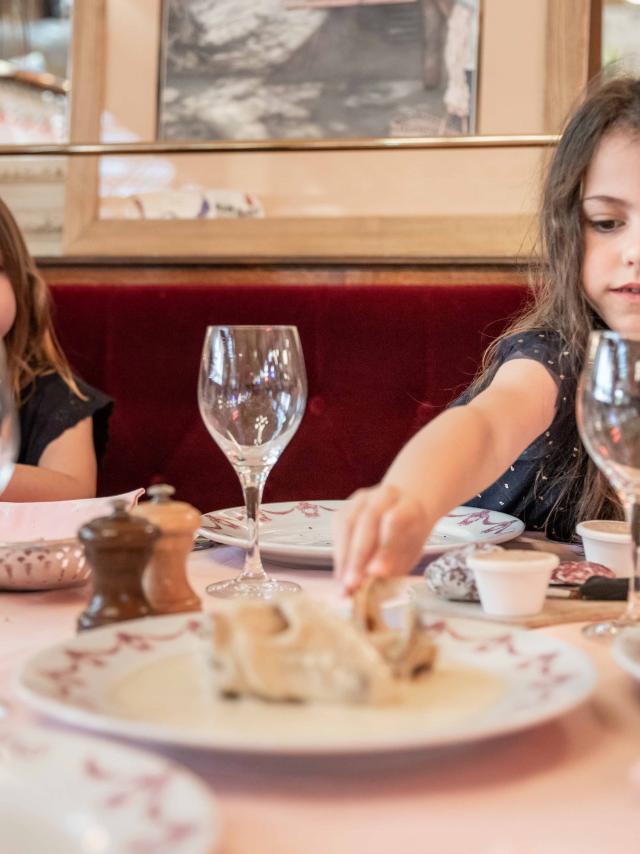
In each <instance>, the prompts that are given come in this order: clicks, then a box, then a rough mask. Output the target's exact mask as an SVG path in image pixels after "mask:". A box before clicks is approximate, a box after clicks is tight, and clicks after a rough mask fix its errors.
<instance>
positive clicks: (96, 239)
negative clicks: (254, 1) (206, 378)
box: [64, 0, 596, 263]
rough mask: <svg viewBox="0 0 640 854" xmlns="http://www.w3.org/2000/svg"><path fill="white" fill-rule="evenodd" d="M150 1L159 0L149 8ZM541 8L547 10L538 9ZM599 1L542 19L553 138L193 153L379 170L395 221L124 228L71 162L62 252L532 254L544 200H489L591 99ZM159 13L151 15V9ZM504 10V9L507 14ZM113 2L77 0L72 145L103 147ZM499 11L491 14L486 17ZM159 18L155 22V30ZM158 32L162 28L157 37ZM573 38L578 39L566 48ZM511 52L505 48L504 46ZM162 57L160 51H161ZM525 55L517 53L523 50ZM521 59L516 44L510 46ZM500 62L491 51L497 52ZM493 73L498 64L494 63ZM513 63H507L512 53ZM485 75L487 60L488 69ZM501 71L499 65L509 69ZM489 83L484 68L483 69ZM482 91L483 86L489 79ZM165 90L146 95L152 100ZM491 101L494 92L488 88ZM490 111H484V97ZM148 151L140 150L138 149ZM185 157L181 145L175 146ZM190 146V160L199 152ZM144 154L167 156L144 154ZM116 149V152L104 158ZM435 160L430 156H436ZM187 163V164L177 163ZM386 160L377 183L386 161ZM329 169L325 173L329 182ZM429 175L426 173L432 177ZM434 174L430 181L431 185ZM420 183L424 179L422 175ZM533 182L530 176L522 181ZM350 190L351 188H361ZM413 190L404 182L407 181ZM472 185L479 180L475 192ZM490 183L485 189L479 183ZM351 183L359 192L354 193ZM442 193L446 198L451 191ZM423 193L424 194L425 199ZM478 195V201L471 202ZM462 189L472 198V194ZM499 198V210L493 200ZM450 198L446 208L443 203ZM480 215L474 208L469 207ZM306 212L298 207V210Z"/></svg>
mask: <svg viewBox="0 0 640 854" xmlns="http://www.w3.org/2000/svg"><path fill="white" fill-rule="evenodd" d="M145 2H147V3H148V4H150V5H153V4H152V0H145ZM509 2H511V0H485V3H484V7H483V14H484V10H485V9H486V12H487V14H486V21H485V19H484V18H483V24H482V25H483V27H484V23H485V22H486V24H487V26H488V25H489V23H490V19H491V20H493V21H495V20H497V18H498V12H501V11H502V10H501V9H500V8H498V7H500V4H501V3H502V4H504V3H509ZM536 2H540V0H536ZM595 5H596V0H551V2H548V4H547V10H546V19H545V22H544V33H543V34H542V37H543V38H544V40H545V54H544V57H543V67H544V68H546V78H545V86H544V93H543V96H541V97H543V101H544V128H543V130H544V131H546V132H547V135H546V136H545V135H539V136H527V135H523V134H522V133H520V134H515V135H511V134H507V133H504V134H494V135H492V136H490V137H487V136H479V137H466V138H465V137H461V138H459V139H450V140H447V139H441V138H436V139H401V140H398V139H388V140H364V141H363V140H360V141H351V142H350V141H348V140H347V141H344V140H342V141H331V140H325V141H321V142H320V143H302V142H300V143H296V142H292V141H287V142H283V143H282V144H279V143H278V141H271V142H270V143H269V144H268V145H260V144H259V143H246V144H243V143H236V144H234V143H227V144H223V145H219V144H215V143H211V144H209V145H206V144H205V145H201V146H200V147H199V150H200V151H202V149H208V153H201V154H198V156H199V157H207V158H210V159H209V161H208V162H209V163H212V162H213V161H212V160H211V158H215V162H216V163H219V162H221V161H220V158H226V162H229V163H232V164H236V168H237V163H238V160H239V161H240V164H241V166H242V170H243V171H244V169H245V166H246V167H248V166H251V165H256V164H257V165H258V167H260V164H264V163H266V162H267V161H265V159H264V158H268V164H269V168H270V169H271V168H274V164H278V165H279V166H280V167H282V165H283V164H284V168H282V172H283V173H284V174H290V175H291V176H292V185H293V188H294V189H295V183H296V182H297V183H298V185H300V180H301V176H304V175H305V174H310V175H319V174H326V175H330V174H332V171H333V170H334V168H335V164H339V165H340V167H341V169H342V170H343V174H344V175H347V176H350V178H351V179H353V175H354V173H356V174H357V175H358V176H360V175H362V176H363V180H368V181H370V182H374V184H373V190H372V192H375V190H376V185H375V180H376V169H377V170H378V180H379V182H380V187H383V188H384V198H385V199H386V204H387V206H388V208H389V209H390V210H391V211H392V212H391V213H389V212H388V211H387V212H382V213H379V212H378V211H376V210H375V209H373V208H372V209H370V210H367V212H366V213H364V214H362V213H360V212H359V211H357V212H356V214H355V215H353V212H350V211H349V210H348V206H345V210H344V211H339V212H338V214H337V215H323V216H318V215H313V213H312V215H306V214H305V212H304V210H303V209H301V211H300V212H296V214H295V215H277V216H266V217H265V218H262V219H218V220H216V219H213V220H171V221H166V220H140V221H139V220H119V219H103V218H101V216H100V169H99V158H98V157H97V156H83V157H71V158H69V168H68V178H67V192H66V204H65V230H64V253H65V254H66V255H68V256H85V257H86V256H94V257H96V256H105V257H108V256H120V257H132V258H133V257H141V256H143V257H148V258H154V259H161V258H176V257H178V258H181V259H192V260H206V261H208V262H211V261H221V262H249V263H258V262H301V263H302V262H304V263H307V262H308V263H314V262H328V261H352V262H371V263H392V262H396V261H398V262H400V261H402V262H407V261H419V260H424V259H425V258H429V259H437V260H447V259H462V258H464V259H473V260H480V261H486V260H494V259H498V260H499V259H512V258H514V257H517V256H523V255H526V254H528V252H529V251H530V248H531V245H532V241H533V239H534V230H533V227H532V223H533V211H534V209H535V202H536V199H535V198H533V196H534V195H535V191H533V192H532V199H531V201H530V203H529V204H528V206H526V205H523V204H522V203H521V202H520V201H519V199H518V198H517V199H516V201H515V203H514V202H513V200H511V201H510V202H509V204H505V206H504V210H501V209H500V198H499V197H500V194H499V193H498V194H493V193H491V192H489V189H490V188H491V187H492V186H495V181H496V180H497V181H501V180H504V181H505V183H506V184H508V183H509V181H510V182H511V183H512V184H513V182H515V181H520V182H522V186H525V185H527V183H528V184H529V185H533V183H534V182H533V179H532V176H533V175H534V174H535V173H536V171H537V170H538V169H540V168H541V167H542V164H543V162H544V159H545V153H546V151H547V150H548V147H549V145H551V144H553V142H554V136H553V133H555V132H556V131H557V130H558V127H559V119H560V117H561V116H563V115H564V114H565V112H566V110H567V108H568V106H569V105H570V104H571V103H572V102H573V101H574V100H575V99H576V98H577V96H578V94H579V93H580V91H581V90H582V89H583V87H584V85H585V83H586V81H587V79H588V74H589V61H590V59H589V57H590V51H589V46H590V32H591V17H592V14H593V9H594V6H595ZM149 8H150V6H149ZM505 8H507V7H505ZM107 11H108V10H107V0H83V2H82V3H77V4H76V10H75V13H74V39H73V88H72V97H71V123H70V141H71V143H72V145H73V144H78V143H89V142H96V141H97V140H99V139H100V132H101V121H102V114H103V109H104V103H105V95H106V94H107V89H108V79H107V69H106V65H107V45H108V39H107V38H106V35H107V24H108V21H107ZM489 12H491V16H490V15H489ZM154 22H155V23H154ZM154 27H155V29H154ZM159 27H160V23H159V16H157V18H156V17H153V16H152V15H150V16H149V32H150V38H153V34H154V32H155V37H156V38H157V37H158V35H159ZM568 28H569V29H570V31H571V33H572V38H571V39H569V40H568V39H566V37H565V34H566V32H568V31H569V30H568ZM494 41H495V38H494V36H493V35H492V33H491V31H490V30H487V31H486V32H483V36H482V42H483V52H484V53H486V51H488V50H490V49H491V50H494V49H495V44H494ZM504 47H505V50H506V48H507V46H504ZM156 49H157V44H156ZM516 49H517V46H516ZM511 50H512V52H513V50H514V48H513V46H511ZM492 55H493V54H492ZM492 61H493V63H494V65H495V64H496V62H495V58H494V60H492ZM504 61H509V56H508V52H507V53H505V57H504ZM485 65H486V63H485ZM502 71H504V69H502ZM482 73H484V71H483V72H482ZM480 85H481V89H482V87H483V78H482V75H481V84H480ZM155 96H156V93H155V92H149V98H153V99H155ZM482 96H483V97H484V98H485V99H486V98H487V92H486V91H485V90H484V89H483V91H482ZM481 109H482V101H481ZM142 148H144V146H143V147H142ZM178 148H179V146H178ZM195 148H197V146H193V147H192V148H191V149H190V147H189V145H188V143H185V145H184V146H183V148H182V150H183V152H185V154H184V156H191V157H193V156H195V154H193V153H190V154H188V153H187V152H190V151H191V152H192V151H193V150H194V149H195ZM146 150H147V151H149V152H152V153H153V152H158V151H160V150H162V146H160V145H153V144H151V145H149V146H148V147H147V149H146ZM101 151H102V152H106V151H108V147H106V146H105V147H104V148H102V149H101ZM427 155H428V157H427ZM180 156H183V155H180ZM381 163H382V164H383V169H382V173H380V164H381ZM323 170H325V171H324V172H323ZM429 170H430V171H429ZM425 172H428V175H427V177H426V178H425V177H424V176H425ZM394 176H400V177H402V181H401V180H400V177H399V178H398V192H397V198H393V199H391V202H392V203H393V205H391V204H390V201H389V199H390V196H392V195H393V192H394V185H393V180H394ZM416 176H418V177H416ZM449 176H455V178H456V180H457V181H458V184H457V185H456V186H457V187H459V188H461V189H460V197H459V198H458V197H457V196H456V192H458V191H451V193H452V194H453V196H454V197H455V200H456V202H457V204H458V207H457V208H456V209H454V210H451V209H447V208H446V206H444V205H443V207H442V209H440V208H438V196H437V193H436V192H435V190H434V192H433V198H432V197H431V196H430V195H429V193H428V191H429V188H431V187H436V184H437V182H438V181H441V180H443V179H444V178H448V177H449ZM523 176H524V177H523ZM412 178H413V184H416V183H418V184H419V183H420V182H421V181H423V182H424V186H425V191H426V192H425V195H428V196H429V198H428V201H429V203H430V204H431V209H430V210H425V212H417V213H416V212H415V211H413V210H412V211H410V212H409V213H407V214H406V215H403V213H402V210H403V205H404V204H405V201H406V207H407V209H409V208H410V207H411V205H410V196H411V193H414V192H415V188H414V187H412V186H411V183H412ZM353 180H355V179H353ZM403 182H404V183H403ZM476 182H480V185H479V186H478V187H476V186H475V184H476ZM483 182H484V183H483ZM354 186H355V184H354ZM437 189H438V193H440V194H441V196H443V190H442V186H439V188H437ZM421 190H422V187H421V186H419V187H418V192H415V196H416V197H419V196H420V191H421ZM474 190H475V196H474ZM465 193H466V194H467V195H465ZM494 195H497V196H498V198H497V201H496V200H494V199H493V196H494ZM489 196H491V197H492V205H493V207H491V209H488V210H485V209H483V208H482V207H480V206H478V205H477V203H476V199H477V198H478V197H480V198H485V197H489ZM444 201H448V202H450V199H445V198H444V196H443V202H444ZM474 205H475V208H474ZM302 207H303V205H301V208H302Z"/></svg>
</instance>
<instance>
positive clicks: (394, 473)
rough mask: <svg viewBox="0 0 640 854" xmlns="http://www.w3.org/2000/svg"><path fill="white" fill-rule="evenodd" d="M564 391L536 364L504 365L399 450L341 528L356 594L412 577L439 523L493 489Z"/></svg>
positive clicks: (338, 534)
mask: <svg viewBox="0 0 640 854" xmlns="http://www.w3.org/2000/svg"><path fill="white" fill-rule="evenodd" d="M556 398H557V386H556V384H555V382H554V380H553V378H552V377H551V375H550V374H549V373H548V371H547V370H546V369H545V368H544V367H543V366H542V365H541V364H540V363H539V362H534V361H533V360H531V359H515V360H512V361H508V362H506V363H505V364H504V365H502V366H501V367H500V369H499V370H498V372H497V373H496V375H495V377H494V379H493V381H492V382H491V384H490V385H489V386H488V388H486V389H485V390H484V391H483V392H481V393H480V394H479V395H478V396H477V397H475V398H474V399H473V400H472V401H471V402H470V403H469V404H467V405H466V406H459V407H454V408H452V409H447V410H446V411H445V412H443V413H441V414H440V415H439V416H438V417H437V418H434V419H433V421H431V422H430V423H429V424H427V425H426V426H425V427H423V428H422V430H420V432H419V433H417V434H416V435H415V436H414V437H413V438H412V439H411V440H410V441H409V442H408V443H407V444H406V445H405V447H404V448H403V449H402V450H401V451H400V453H399V454H398V456H397V457H396V459H395V460H394V462H393V463H392V465H391V467H390V468H389V471H388V472H387V474H386V475H385V477H384V478H383V480H382V482H381V483H380V484H378V485H377V486H374V487H371V488H369V489H361V490H359V491H358V492H356V493H355V494H354V495H353V496H352V497H351V500H350V501H349V502H348V504H347V505H346V506H345V508H344V510H343V511H341V513H340V514H339V515H338V517H337V519H336V525H335V540H336V547H335V572H336V574H337V576H338V577H339V578H340V580H341V581H342V583H343V585H344V587H345V588H346V590H348V591H349V592H353V591H354V590H355V589H356V588H357V587H358V586H359V585H360V583H361V582H362V580H363V578H364V577H365V576H366V575H378V576H390V575H402V574H404V573H406V572H409V571H410V570H411V568H412V567H413V566H415V564H416V563H417V561H418V560H419V558H420V556H421V554H422V546H423V544H424V542H425V540H426V538H427V536H428V535H429V532H430V531H431V529H432V527H433V526H434V524H435V523H436V522H437V520H438V519H439V518H440V517H441V516H444V515H445V514H446V513H448V512H449V511H450V510H452V509H453V508H454V507H456V506H457V505H459V504H462V503H463V502H464V501H468V500H469V498H470V497H471V496H473V495H476V494H478V493H479V492H482V490H483V489H485V488H486V487H487V486H489V485H490V484H492V483H493V482H494V481H495V480H496V479H497V478H498V477H499V476H500V475H501V474H502V473H503V472H504V471H506V470H507V469H508V468H509V466H510V465H511V464H512V463H513V462H514V460H516V459H517V458H518V457H519V456H520V454H521V453H522V451H523V450H524V449H525V448H526V447H527V446H528V445H530V444H531V442H533V440H534V439H536V438H537V437H538V436H539V435H540V434H541V433H543V432H544V431H545V430H547V429H548V427H549V426H550V425H551V423H552V421H553V417H554V413H555V407H556Z"/></svg>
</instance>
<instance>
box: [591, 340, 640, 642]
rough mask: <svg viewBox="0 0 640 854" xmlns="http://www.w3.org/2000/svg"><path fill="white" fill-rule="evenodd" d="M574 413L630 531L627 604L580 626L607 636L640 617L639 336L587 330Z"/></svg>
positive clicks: (635, 622)
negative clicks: (609, 615)
mask: <svg viewBox="0 0 640 854" xmlns="http://www.w3.org/2000/svg"><path fill="white" fill-rule="evenodd" d="M577 419H578V428H579V430H580V435H581V437H582V441H583V442H584V444H585V447H586V449H587V451H588V452H589V455H590V456H591V457H592V459H593V460H594V462H595V463H596V464H597V465H598V467H599V468H600V469H601V470H602V471H603V472H604V474H605V476H606V477H607V478H608V480H609V482H610V483H611V485H612V486H613V488H614V489H615V491H616V492H617V494H618V496H619V497H620V501H621V502H622V505H623V507H624V511H625V517H626V519H627V522H628V523H629V528H630V531H631V549H632V552H633V561H632V566H633V574H632V576H631V578H630V579H629V595H628V599H627V608H626V610H625V612H624V614H623V615H622V616H621V617H619V618H618V619H616V620H607V621H604V622H600V623H594V624H593V625H590V626H586V627H585V634H587V635H589V636H591V637H612V636H613V635H615V634H616V633H617V632H619V631H620V630H621V629H623V628H625V627H626V626H632V625H637V624H638V623H640V598H639V591H640V561H639V558H640V336H638V337H637V338H635V337H634V336H632V335H620V334H618V333H617V332H608V331H607V332H592V333H591V337H590V339H589V348H588V354H587V360H586V362H585V367H584V370H583V372H582V376H581V378H580V384H579V388H578V396H577Z"/></svg>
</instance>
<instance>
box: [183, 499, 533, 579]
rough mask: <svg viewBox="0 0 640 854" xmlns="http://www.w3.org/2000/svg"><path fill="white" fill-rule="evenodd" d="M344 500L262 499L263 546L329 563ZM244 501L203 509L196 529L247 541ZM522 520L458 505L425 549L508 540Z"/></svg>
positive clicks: (277, 555) (282, 557)
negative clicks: (239, 504) (241, 504)
mask: <svg viewBox="0 0 640 854" xmlns="http://www.w3.org/2000/svg"><path fill="white" fill-rule="evenodd" d="M343 504H344V501H286V502H282V503H279V504H264V505H263V506H262V508H261V512H260V551H261V552H262V555H263V557H265V558H268V559H269V560H272V561H274V562H276V563H282V564H291V563H293V564H299V563H302V564H304V565H307V566H331V562H332V557H333V555H332V536H331V523H332V519H333V517H334V515H335V512H336V510H338V509H339V508H340V507H341V506H342V505H343ZM244 520H245V515H244V508H243V507H232V508H230V509H228V510H216V511H214V512H212V513H205V514H204V516H203V517H202V520H201V523H202V527H201V528H200V529H199V531H198V533H199V534H200V535H201V536H203V537H206V538H207V539H209V540H213V541H214V542H216V543H222V544H224V545H227V546H240V547H243V546H244V545H246V537H247V529H246V525H245V521H244ZM523 531H524V523H523V522H521V521H520V520H519V519H516V518H515V517H514V516H509V515H507V514H506V513H498V512H496V511H495V510H481V509H478V508H476V507H456V509H455V510H452V511H451V513H449V515H448V516H443V518H442V519H440V521H439V522H438V523H437V525H436V526H435V528H434V530H433V533H432V535H431V537H430V538H429V541H428V542H427V543H426V544H425V547H424V554H425V555H435V554H440V553H441V552H445V551H449V549H455V548H458V547H459V546H464V545H467V544H469V543H504V542H506V541H507V540H512V539H514V538H515V537H517V536H519V535H520V534H521V533H522V532H523Z"/></svg>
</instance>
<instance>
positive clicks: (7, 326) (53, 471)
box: [0, 200, 112, 501]
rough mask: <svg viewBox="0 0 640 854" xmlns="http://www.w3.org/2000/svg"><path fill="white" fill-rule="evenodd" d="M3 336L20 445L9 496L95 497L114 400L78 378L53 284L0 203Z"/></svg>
mask: <svg viewBox="0 0 640 854" xmlns="http://www.w3.org/2000/svg"><path fill="white" fill-rule="evenodd" d="M0 265H1V267H0V336H1V337H2V338H3V340H4V346H5V350H6V356H7V366H8V373H9V383H10V385H11V388H12V390H13V395H14V398H15V402H16V407H17V411H18V420H19V423H20V448H19V454H18V458H17V464H16V466H15V470H14V473H13V476H12V477H11V480H10V481H9V483H8V485H7V487H6V488H5V490H4V491H3V493H2V496H1V497H0V500H2V501H50V500H56V499H67V498H89V497H92V496H94V495H95V493H96V469H97V463H96V450H97V451H98V453H101V452H102V451H103V449H104V445H105V443H106V438H107V421H108V418H109V414H110V410H111V406H112V402H111V400H110V399H109V398H108V397H106V395H103V394H102V393H101V392H99V391H97V390H96V389H93V388H91V387H90V386H88V385H87V384H86V383H83V382H82V381H81V380H79V379H77V378H75V377H74V376H73V375H72V373H71V369H70V367H69V363H68V362H67V359H66V357H65V356H64V353H63V352H62V350H61V348H60V345H59V344H58V342H57V340H56V336H55V333H54V329H53V323H52V319H51V310H50V297H49V292H48V288H47V285H46V284H45V282H44V280H43V279H42V278H41V277H40V275H39V274H38V271H37V270H36V267H35V264H34V262H33V259H32V258H31V256H30V254H29V252H28V250H27V248H26V245H25V242H24V238H23V237H22V234H21V233H20V230H19V228H18V226H17V225H16V222H15V220H14V218H13V216H12V215H11V212H10V211H9V209H8V208H7V206H6V205H5V204H4V202H2V201H1V200H0Z"/></svg>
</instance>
